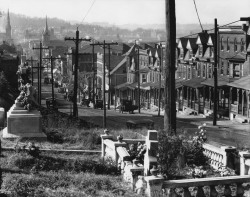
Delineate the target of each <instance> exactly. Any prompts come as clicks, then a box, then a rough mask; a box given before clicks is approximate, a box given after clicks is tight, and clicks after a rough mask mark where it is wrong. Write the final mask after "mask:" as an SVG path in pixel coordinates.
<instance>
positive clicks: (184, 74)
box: [182, 66, 186, 79]
mask: <svg viewBox="0 0 250 197" xmlns="http://www.w3.org/2000/svg"><path fill="white" fill-rule="evenodd" d="M182 73H183V79H186V66H183V72H182Z"/></svg>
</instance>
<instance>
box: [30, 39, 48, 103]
mask: <svg viewBox="0 0 250 197" xmlns="http://www.w3.org/2000/svg"><path fill="white" fill-rule="evenodd" d="M34 49H38V50H40V63H39V70H38V104H39V105H41V100H42V56H43V49H49V48H48V47H43V45H42V42H41V41H40V47H37V48H35V47H33V50H34Z"/></svg>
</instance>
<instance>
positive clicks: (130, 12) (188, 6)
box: [0, 0, 250, 25]
mask: <svg viewBox="0 0 250 197" xmlns="http://www.w3.org/2000/svg"><path fill="white" fill-rule="evenodd" d="M93 2H94V4H93ZM175 2H176V21H177V23H184V24H186V23H198V19H197V15H196V12H195V7H194V2H193V0H175ZM92 4H93V6H92V8H91V9H90V11H89V13H88V14H87V12H88V10H89V8H90V7H91V5H92ZM196 5H197V8H198V12H199V15H200V19H201V22H202V23H213V22H214V18H217V19H218V24H220V25H222V24H226V23H230V22H232V21H236V20H239V19H240V17H249V16H250V0H196ZM7 9H9V10H10V12H14V13H19V14H24V15H27V16H37V17H45V16H46V15H47V16H48V17H57V18H61V19H64V20H76V21H79V22H81V21H82V20H83V18H84V17H85V19H84V22H109V23H111V24H120V25H121V24H160V23H165V0H0V10H1V11H4V12H6V11H7ZM86 14H87V15H86Z"/></svg>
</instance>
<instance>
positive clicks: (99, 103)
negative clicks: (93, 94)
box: [94, 100, 103, 109]
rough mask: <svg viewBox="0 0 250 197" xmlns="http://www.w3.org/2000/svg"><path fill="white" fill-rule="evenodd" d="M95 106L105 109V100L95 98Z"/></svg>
mask: <svg viewBox="0 0 250 197" xmlns="http://www.w3.org/2000/svg"><path fill="white" fill-rule="evenodd" d="M94 108H95V109H98V108H101V109H103V100H95V105H94Z"/></svg>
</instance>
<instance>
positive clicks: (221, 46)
mask: <svg viewBox="0 0 250 197" xmlns="http://www.w3.org/2000/svg"><path fill="white" fill-rule="evenodd" d="M220 50H222V51H223V50H224V45H223V38H221V39H220Z"/></svg>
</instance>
